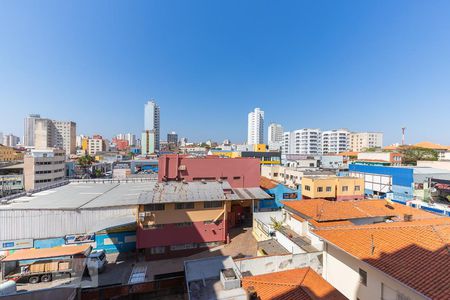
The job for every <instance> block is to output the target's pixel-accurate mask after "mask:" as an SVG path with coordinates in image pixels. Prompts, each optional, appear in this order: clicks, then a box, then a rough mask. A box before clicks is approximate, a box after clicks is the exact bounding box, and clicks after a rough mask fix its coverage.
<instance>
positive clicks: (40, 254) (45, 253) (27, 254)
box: [2, 245, 91, 261]
mask: <svg viewBox="0 0 450 300" xmlns="http://www.w3.org/2000/svg"><path fill="white" fill-rule="evenodd" d="M90 249H91V246H89V245H81V246H63V247H53V248H42V249H36V248H31V249H23V250H17V251H16V252H14V253H13V254H11V255H8V256H6V257H5V258H4V259H3V260H2V261H16V260H31V259H41V258H52V257H61V256H72V255H75V254H83V255H87V254H89V252H90Z"/></svg>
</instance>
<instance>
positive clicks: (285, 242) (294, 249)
mask: <svg viewBox="0 0 450 300" xmlns="http://www.w3.org/2000/svg"><path fill="white" fill-rule="evenodd" d="M275 237H276V240H277V242H278V243H280V244H281V245H282V246H283V247H284V248H285V249H286V250H287V251H289V252H291V253H292V254H298V253H305V252H306V251H305V250H303V249H302V248H301V247H300V246H298V245H297V244H295V243H294V242H293V241H291V240H290V239H289V238H288V237H287V236H285V235H284V234H282V233H281V232H279V231H275Z"/></svg>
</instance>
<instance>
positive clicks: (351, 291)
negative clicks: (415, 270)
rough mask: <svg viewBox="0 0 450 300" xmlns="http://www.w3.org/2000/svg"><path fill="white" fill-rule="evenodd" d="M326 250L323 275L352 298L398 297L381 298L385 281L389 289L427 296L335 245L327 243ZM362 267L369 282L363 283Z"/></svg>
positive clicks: (378, 299) (375, 299) (413, 299)
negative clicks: (365, 284)
mask: <svg viewBox="0 0 450 300" xmlns="http://www.w3.org/2000/svg"><path fill="white" fill-rule="evenodd" d="M324 250H325V251H324V262H323V264H324V266H323V273H322V276H323V278H324V279H325V280H327V281H328V282H329V283H330V284H331V285H333V286H334V287H335V288H336V289H338V290H339V291H340V292H341V293H342V294H344V296H346V297H347V298H349V299H351V300H352V299H361V300H363V299H364V300H372V299H373V300H380V299H383V300H396V298H393V299H390V298H387V297H385V298H382V294H381V291H382V288H381V286H382V283H383V284H384V285H385V286H387V287H389V289H390V290H394V291H398V292H400V293H402V294H403V295H405V296H407V297H409V299H410V300H416V299H427V298H425V297H423V296H421V295H420V294H418V293H416V292H415V291H414V290H412V289H410V288H408V287H406V286H404V285H402V284H400V283H399V282H398V281H396V280H394V279H392V278H390V277H389V276H388V275H386V274H384V273H383V272H381V271H379V270H377V269H375V268H373V267H371V266H370V265H368V264H366V263H364V262H362V261H361V260H359V259H356V258H354V257H352V256H350V255H349V254H347V253H346V252H344V251H342V250H340V249H338V248H336V247H334V246H333V245H330V244H326V245H325V249H324ZM359 268H361V269H363V270H364V271H366V272H367V286H364V285H362V284H361V283H360V276H359ZM418 276H420V275H418Z"/></svg>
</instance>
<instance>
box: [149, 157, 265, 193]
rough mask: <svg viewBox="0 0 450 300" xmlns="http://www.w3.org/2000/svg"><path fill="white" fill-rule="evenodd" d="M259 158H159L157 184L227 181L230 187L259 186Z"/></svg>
mask: <svg viewBox="0 0 450 300" xmlns="http://www.w3.org/2000/svg"><path fill="white" fill-rule="evenodd" d="M260 173H261V172H260V160H259V159H258V158H250V157H245V158H244V157H243V158H221V157H217V156H207V157H202V158H198V157H192V156H188V155H178V154H170V155H163V156H161V157H160V158H159V172H158V181H159V182H162V181H171V180H179V181H181V180H185V181H188V182H190V181H200V180H202V179H204V180H226V181H228V183H229V184H230V185H231V187H232V188H247V187H259V177H260Z"/></svg>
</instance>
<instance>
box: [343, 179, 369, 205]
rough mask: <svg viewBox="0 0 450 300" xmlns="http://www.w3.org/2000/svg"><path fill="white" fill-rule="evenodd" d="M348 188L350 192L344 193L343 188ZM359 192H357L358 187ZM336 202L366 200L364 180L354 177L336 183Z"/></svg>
mask: <svg viewBox="0 0 450 300" xmlns="http://www.w3.org/2000/svg"><path fill="white" fill-rule="evenodd" d="M344 186H347V187H348V191H343V190H342V187H344ZM357 186H358V187H359V190H358V191H357V190H356V187H357ZM336 198H337V199H336V200H338V201H339V200H353V199H364V179H363V178H356V177H355V178H353V177H351V178H350V177H340V178H339V179H338V180H337V183H336Z"/></svg>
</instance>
